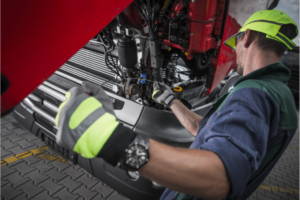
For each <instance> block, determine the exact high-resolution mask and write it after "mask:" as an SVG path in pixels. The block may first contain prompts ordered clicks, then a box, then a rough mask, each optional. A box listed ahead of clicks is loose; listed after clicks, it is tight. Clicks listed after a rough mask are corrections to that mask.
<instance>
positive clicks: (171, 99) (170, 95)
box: [165, 94, 175, 107]
mask: <svg viewBox="0 0 300 200" xmlns="http://www.w3.org/2000/svg"><path fill="white" fill-rule="evenodd" d="M174 99H175V95H174V94H169V95H168V96H167V97H166V100H165V104H166V105H167V106H168V107H170V105H171V103H172V101H173V100H174Z"/></svg>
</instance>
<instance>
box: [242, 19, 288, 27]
mask: <svg viewBox="0 0 300 200" xmlns="http://www.w3.org/2000/svg"><path fill="white" fill-rule="evenodd" d="M254 22H267V23H270V24H276V25H283V24H281V23H277V22H273V21H269V20H256V21H252V22H249V23H248V24H251V23H254ZM248 24H246V25H245V26H247V25H248Z"/></svg>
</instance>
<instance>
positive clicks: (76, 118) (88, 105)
mask: <svg viewBox="0 0 300 200" xmlns="http://www.w3.org/2000/svg"><path fill="white" fill-rule="evenodd" d="M100 107H102V104H101V103H100V102H99V101H98V100H97V99H96V98H95V97H89V98H87V99H85V100H84V101H82V103H81V104H80V105H79V106H78V107H77V108H76V110H75V111H74V112H73V114H72V116H71V118H70V121H69V128H70V129H72V130H74V129H75V128H77V127H78V126H79V124H80V123H81V122H82V121H83V120H84V119H85V118H86V117H88V116H89V115H90V114H91V113H92V112H94V111H95V110H97V109H98V108H100Z"/></svg>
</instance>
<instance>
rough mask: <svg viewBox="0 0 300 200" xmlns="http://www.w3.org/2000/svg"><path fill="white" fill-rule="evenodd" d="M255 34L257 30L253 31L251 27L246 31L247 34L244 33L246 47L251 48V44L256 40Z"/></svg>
mask: <svg viewBox="0 0 300 200" xmlns="http://www.w3.org/2000/svg"><path fill="white" fill-rule="evenodd" d="M255 35H256V34H255V31H251V30H249V29H247V30H246V31H245V35H244V38H243V40H244V47H245V48H249V47H250V45H251V44H252V43H253V42H254V40H255Z"/></svg>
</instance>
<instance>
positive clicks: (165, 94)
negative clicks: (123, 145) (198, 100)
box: [152, 81, 175, 107]
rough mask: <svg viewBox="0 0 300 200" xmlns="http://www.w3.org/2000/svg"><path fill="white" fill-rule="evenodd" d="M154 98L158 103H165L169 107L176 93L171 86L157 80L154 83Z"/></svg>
mask: <svg viewBox="0 0 300 200" xmlns="http://www.w3.org/2000/svg"><path fill="white" fill-rule="evenodd" d="M152 98H153V100H154V101H156V102H157V103H160V104H165V105H167V106H168V107H169V106H170V104H171V103H172V101H173V100H174V99H175V95H174V93H173V92H172V90H171V88H170V87H169V86H167V85H165V84H163V83H158V82H157V81H155V82H154V83H153V93H152Z"/></svg>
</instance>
